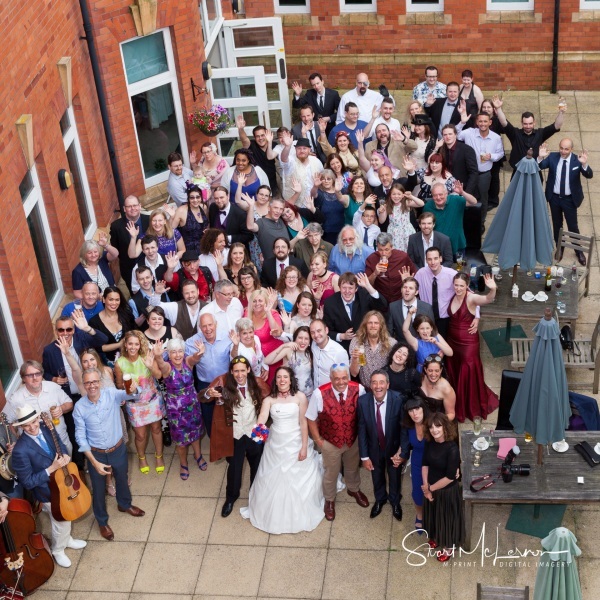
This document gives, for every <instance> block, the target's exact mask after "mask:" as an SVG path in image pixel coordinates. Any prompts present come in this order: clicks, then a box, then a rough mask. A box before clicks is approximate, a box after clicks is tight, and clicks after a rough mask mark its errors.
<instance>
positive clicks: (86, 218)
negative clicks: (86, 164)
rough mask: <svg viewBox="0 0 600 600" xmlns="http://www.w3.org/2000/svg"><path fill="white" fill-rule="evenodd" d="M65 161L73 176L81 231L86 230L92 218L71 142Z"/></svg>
mask: <svg viewBox="0 0 600 600" xmlns="http://www.w3.org/2000/svg"><path fill="white" fill-rule="evenodd" d="M67 162H68V163H69V171H70V172H71V177H72V178H73V189H74V190H75V197H76V198H77V207H78V208H79V218H80V219H81V226H82V227H83V232H84V233H85V232H86V231H87V228H88V227H89V226H90V225H91V223H92V220H91V219H90V211H89V209H88V204H87V202H86V198H85V191H84V190H83V184H82V182H81V172H80V170H79V161H78V160H77V154H76V153H75V144H71V145H70V146H69V149H68V150H67Z"/></svg>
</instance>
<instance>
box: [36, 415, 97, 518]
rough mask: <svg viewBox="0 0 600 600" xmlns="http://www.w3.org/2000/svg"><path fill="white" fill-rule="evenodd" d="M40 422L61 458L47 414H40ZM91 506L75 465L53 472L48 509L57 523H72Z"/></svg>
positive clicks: (89, 495)
mask: <svg viewBox="0 0 600 600" xmlns="http://www.w3.org/2000/svg"><path fill="white" fill-rule="evenodd" d="M41 417H42V420H43V421H44V423H45V424H46V427H47V428H48V429H49V431H50V433H51V434H52V441H53V442H54V446H55V447H56V453H57V454H58V456H59V457H61V456H62V452H61V451H60V444H59V443H58V436H57V434H56V429H55V428H54V425H53V423H52V419H51V418H50V416H49V415H48V413H45V412H43V413H42V414H41ZM91 505H92V496H91V494H90V490H88V488H87V486H86V485H85V483H84V482H83V481H81V479H80V477H79V469H78V468H77V465H76V464H75V463H72V462H70V463H68V464H67V465H66V466H64V467H61V468H60V469H58V470H56V471H54V473H52V474H51V475H50V509H51V510H52V516H53V517H54V518H55V519H56V520H57V521H74V520H75V519H78V518H79V517H81V516H83V515H85V513H86V512H87V511H88V510H89V509H90V506H91Z"/></svg>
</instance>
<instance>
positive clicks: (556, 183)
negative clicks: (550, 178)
mask: <svg viewBox="0 0 600 600" xmlns="http://www.w3.org/2000/svg"><path fill="white" fill-rule="evenodd" d="M570 160H571V155H570V154H569V156H567V158H562V157H561V158H560V159H559V161H558V165H557V167H556V178H555V179H554V190H553V192H554V193H555V194H556V195H557V196H560V176H561V173H562V168H563V163H564V162H565V161H566V163H567V177H566V179H565V196H570V195H571V186H570V184H569V161H570Z"/></svg>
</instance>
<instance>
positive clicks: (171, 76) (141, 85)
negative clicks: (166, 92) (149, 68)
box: [119, 27, 189, 188]
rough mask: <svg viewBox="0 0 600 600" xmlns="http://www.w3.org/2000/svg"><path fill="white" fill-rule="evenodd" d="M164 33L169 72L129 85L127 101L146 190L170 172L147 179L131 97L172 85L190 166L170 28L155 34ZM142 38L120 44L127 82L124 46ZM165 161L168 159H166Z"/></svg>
mask: <svg viewBox="0 0 600 600" xmlns="http://www.w3.org/2000/svg"><path fill="white" fill-rule="evenodd" d="M157 33H162V35H163V42H164V45H165V56H166V57H167V66H168V70H167V71H165V72H164V73H159V74H158V75H154V76H153V77H147V78H146V79H142V80H141V81H136V82H135V83H131V84H129V83H128V84H127V100H128V102H129V110H130V111H131V120H132V122H133V128H134V130H135V132H136V133H135V143H136V144H137V148H138V155H139V157H140V167H141V169H142V173H143V174H144V185H145V187H146V188H150V187H152V186H154V185H158V184H159V183H163V182H164V181H166V180H167V179H168V178H169V170H168V169H167V170H166V171H164V172H163V173H159V174H158V175H153V176H152V177H146V175H145V173H144V163H143V161H142V149H141V148H140V141H139V139H138V136H137V129H136V125H135V116H134V114H133V106H132V104H131V97H132V96H135V95H136V94H141V93H143V92H147V91H149V90H153V89H155V88H157V87H161V86H162V85H167V84H170V85H171V93H172V94H173V104H174V106H175V118H176V120H177V132H178V133H179V143H180V144H181V154H182V156H183V162H184V164H186V165H187V166H189V158H188V157H189V153H188V147H187V139H186V136H185V126H184V119H183V112H182V111H181V98H180V96H179V83H178V81H177V71H176V69H175V56H174V55H173V45H172V43H171V32H170V31H169V28H168V27H165V28H163V29H157V30H156V31H155V33H154V34H152V35H155V34H157ZM139 39H140V36H137V37H134V38H130V39H128V40H126V41H125V42H121V44H119V46H120V51H121V63H122V64H123V74H124V75H125V81H127V69H126V67H125V56H124V55H123V45H124V44H127V43H129V42H133V41H135V40H139ZM164 158H165V160H166V159H167V157H166V156H165V157H164Z"/></svg>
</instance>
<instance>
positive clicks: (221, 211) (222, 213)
mask: <svg viewBox="0 0 600 600" xmlns="http://www.w3.org/2000/svg"><path fill="white" fill-rule="evenodd" d="M219 214H220V215H226V214H227V211H226V210H220V211H219Z"/></svg>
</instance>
